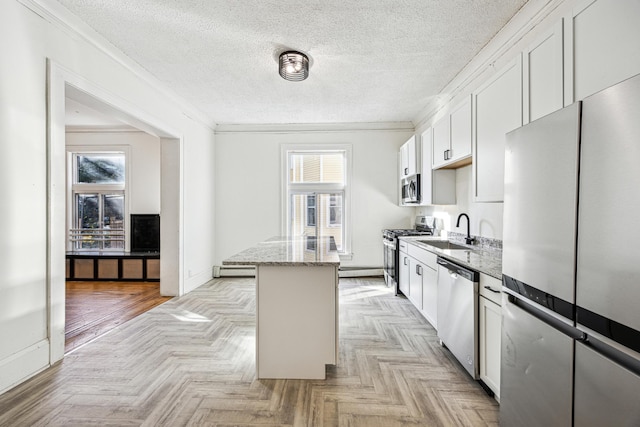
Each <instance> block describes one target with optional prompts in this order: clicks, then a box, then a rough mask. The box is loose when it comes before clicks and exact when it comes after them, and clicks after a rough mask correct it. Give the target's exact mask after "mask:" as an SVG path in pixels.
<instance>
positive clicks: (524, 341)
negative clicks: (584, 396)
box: [500, 295, 574, 427]
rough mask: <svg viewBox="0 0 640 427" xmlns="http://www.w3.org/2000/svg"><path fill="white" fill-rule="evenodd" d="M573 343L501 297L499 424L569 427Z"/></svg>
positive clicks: (519, 426) (569, 338)
mask: <svg viewBox="0 0 640 427" xmlns="http://www.w3.org/2000/svg"><path fill="white" fill-rule="evenodd" d="M573 347H574V344H573V339H572V338H571V337H569V336H567V335H565V334H563V333H562V332H560V331H558V330H557V329H555V328H552V327H551V326H549V325H547V324H546V323H545V322H543V321H541V320H540V319H538V318H536V317H534V316H532V315H531V314H529V313H527V312H526V311H524V310H523V309H521V308H520V307H518V306H517V305H515V304H513V303H512V302H510V301H509V298H508V297H507V296H506V295H505V296H504V298H503V304H502V352H501V357H502V359H501V360H502V366H501V371H500V382H501V385H500V426H502V427H510V426H518V427H521V426H554V427H556V426H558V427H561V426H571V406H572V405H571V403H572V402H571V400H572V373H573Z"/></svg>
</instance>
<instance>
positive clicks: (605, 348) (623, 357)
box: [584, 334, 640, 376]
mask: <svg viewBox="0 0 640 427" xmlns="http://www.w3.org/2000/svg"><path fill="white" fill-rule="evenodd" d="M585 335H586V334H585ZM584 344H585V345H586V346H587V347H590V348H591V349H592V350H594V351H596V352H597V353H600V354H601V355H603V356H604V357H606V358H607V359H610V360H613V361H614V362H616V363H617V364H618V365H620V366H622V367H623V368H625V369H627V370H629V371H631V372H633V373H634V374H636V375H637V376H640V360H638V359H636V358H635V357H632V356H630V355H628V354H626V353H624V352H622V351H620V350H618V349H616V348H614V347H611V346H610V345H608V344H606V343H604V342H602V341H600V340H599V339H596V338H594V337H593V336H590V335H586V339H585V340H584Z"/></svg>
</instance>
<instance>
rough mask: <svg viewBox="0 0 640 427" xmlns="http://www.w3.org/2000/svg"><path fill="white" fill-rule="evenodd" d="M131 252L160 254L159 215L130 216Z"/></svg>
mask: <svg viewBox="0 0 640 427" xmlns="http://www.w3.org/2000/svg"><path fill="white" fill-rule="evenodd" d="M131 252H160V215H158V214H131Z"/></svg>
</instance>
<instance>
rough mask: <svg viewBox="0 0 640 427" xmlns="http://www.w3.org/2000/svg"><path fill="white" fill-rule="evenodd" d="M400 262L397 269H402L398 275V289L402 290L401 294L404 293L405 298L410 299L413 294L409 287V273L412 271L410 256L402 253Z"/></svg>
mask: <svg viewBox="0 0 640 427" xmlns="http://www.w3.org/2000/svg"><path fill="white" fill-rule="evenodd" d="M399 261H400V265H398V266H397V267H396V268H399V269H400V270H399V271H398V274H399V276H400V277H398V289H400V292H402V293H403V294H404V296H406V297H407V298H408V297H409V295H410V293H411V290H410V287H409V271H410V270H409V269H410V266H409V255H407V254H406V253H404V252H402V251H400V257H399Z"/></svg>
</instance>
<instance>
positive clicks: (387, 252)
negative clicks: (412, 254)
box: [382, 238, 397, 286]
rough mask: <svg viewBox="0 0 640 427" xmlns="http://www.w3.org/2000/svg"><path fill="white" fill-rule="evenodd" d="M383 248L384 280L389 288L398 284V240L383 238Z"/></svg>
mask: <svg viewBox="0 0 640 427" xmlns="http://www.w3.org/2000/svg"><path fill="white" fill-rule="evenodd" d="M382 247H383V250H384V280H385V282H386V283H387V286H395V284H396V254H397V253H396V239H393V240H388V239H386V238H383V240H382Z"/></svg>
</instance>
